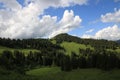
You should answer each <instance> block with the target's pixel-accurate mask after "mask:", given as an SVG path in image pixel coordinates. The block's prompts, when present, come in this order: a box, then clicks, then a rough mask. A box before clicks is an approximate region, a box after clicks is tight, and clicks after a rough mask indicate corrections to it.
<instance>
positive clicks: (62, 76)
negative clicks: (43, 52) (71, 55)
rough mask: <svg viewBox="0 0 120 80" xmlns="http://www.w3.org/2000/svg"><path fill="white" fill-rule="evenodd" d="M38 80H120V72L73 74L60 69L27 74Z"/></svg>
mask: <svg viewBox="0 0 120 80" xmlns="http://www.w3.org/2000/svg"><path fill="white" fill-rule="evenodd" d="M27 74H28V75H30V76H36V77H38V80H119V79H120V70H112V71H109V72H105V71H101V70H99V69H78V70H73V71H71V72H64V71H60V69H59V68H58V67H52V68H50V67H47V68H40V69H33V70H31V71H28V72H27Z"/></svg>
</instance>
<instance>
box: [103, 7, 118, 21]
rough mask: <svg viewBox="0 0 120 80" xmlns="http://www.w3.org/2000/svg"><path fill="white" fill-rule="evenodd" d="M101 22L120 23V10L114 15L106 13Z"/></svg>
mask: <svg viewBox="0 0 120 80" xmlns="http://www.w3.org/2000/svg"><path fill="white" fill-rule="evenodd" d="M101 21H102V22H114V23H120V9H119V10H115V12H114V13H106V14H105V15H101Z"/></svg>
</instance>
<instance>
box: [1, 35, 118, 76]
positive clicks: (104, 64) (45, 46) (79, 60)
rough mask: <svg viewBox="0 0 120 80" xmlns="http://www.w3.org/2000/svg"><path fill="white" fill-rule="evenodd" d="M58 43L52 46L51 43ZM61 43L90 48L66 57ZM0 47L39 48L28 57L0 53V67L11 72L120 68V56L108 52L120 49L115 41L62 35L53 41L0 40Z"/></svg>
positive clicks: (18, 53)
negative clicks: (46, 68)
mask: <svg viewBox="0 0 120 80" xmlns="http://www.w3.org/2000/svg"><path fill="white" fill-rule="evenodd" d="M53 40H54V41H56V43H54V44H53V43H52V41H53ZM62 42H75V43H77V44H84V45H91V46H92V47H93V48H94V50H91V49H89V48H87V49H85V50H84V49H79V52H78V53H75V52H71V55H66V54H65V53H66V50H65V49H64V48H63V47H61V46H60V44H61V43H62ZM0 46H4V47H9V48H15V49H37V50H38V51H37V52H32V51H30V52H29V54H28V55H25V54H24V53H23V52H21V51H17V50H15V51H13V52H12V51H9V50H4V51H3V52H2V53H1V54H0V68H3V69H5V70H12V71H15V72H18V73H20V74H25V72H26V71H28V70H31V69H33V68H36V67H44V66H50V67H52V66H58V67H60V68H61V70H62V71H71V70H73V69H81V68H98V69H101V70H105V71H108V70H112V69H114V68H120V57H119V56H117V54H120V53H118V52H116V51H109V50H107V49H111V50H116V49H120V44H119V43H117V42H115V41H108V40H95V39H82V38H78V37H75V36H71V35H68V34H60V35H57V36H55V37H54V38H52V39H21V40H20V39H9V38H0Z"/></svg>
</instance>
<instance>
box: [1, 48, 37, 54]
mask: <svg viewBox="0 0 120 80" xmlns="http://www.w3.org/2000/svg"><path fill="white" fill-rule="evenodd" d="M4 50H9V51H12V52H13V51H15V50H18V51H20V52H23V53H25V54H26V55H27V54H28V53H29V52H30V51H32V52H38V50H36V49H13V48H7V47H3V46H0V54H1V53H2V52H3V51H4Z"/></svg>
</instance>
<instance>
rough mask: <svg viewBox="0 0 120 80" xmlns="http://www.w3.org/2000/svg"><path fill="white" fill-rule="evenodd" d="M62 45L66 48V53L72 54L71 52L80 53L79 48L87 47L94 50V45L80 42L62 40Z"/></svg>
mask: <svg viewBox="0 0 120 80" xmlns="http://www.w3.org/2000/svg"><path fill="white" fill-rule="evenodd" d="M61 46H62V47H63V48H65V50H66V54H71V52H75V53H76V54H79V49H84V50H85V49H87V48H90V49H91V50H94V48H93V47H91V46H90V45H87V46H86V45H84V44H78V43H75V42H62V43H61Z"/></svg>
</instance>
